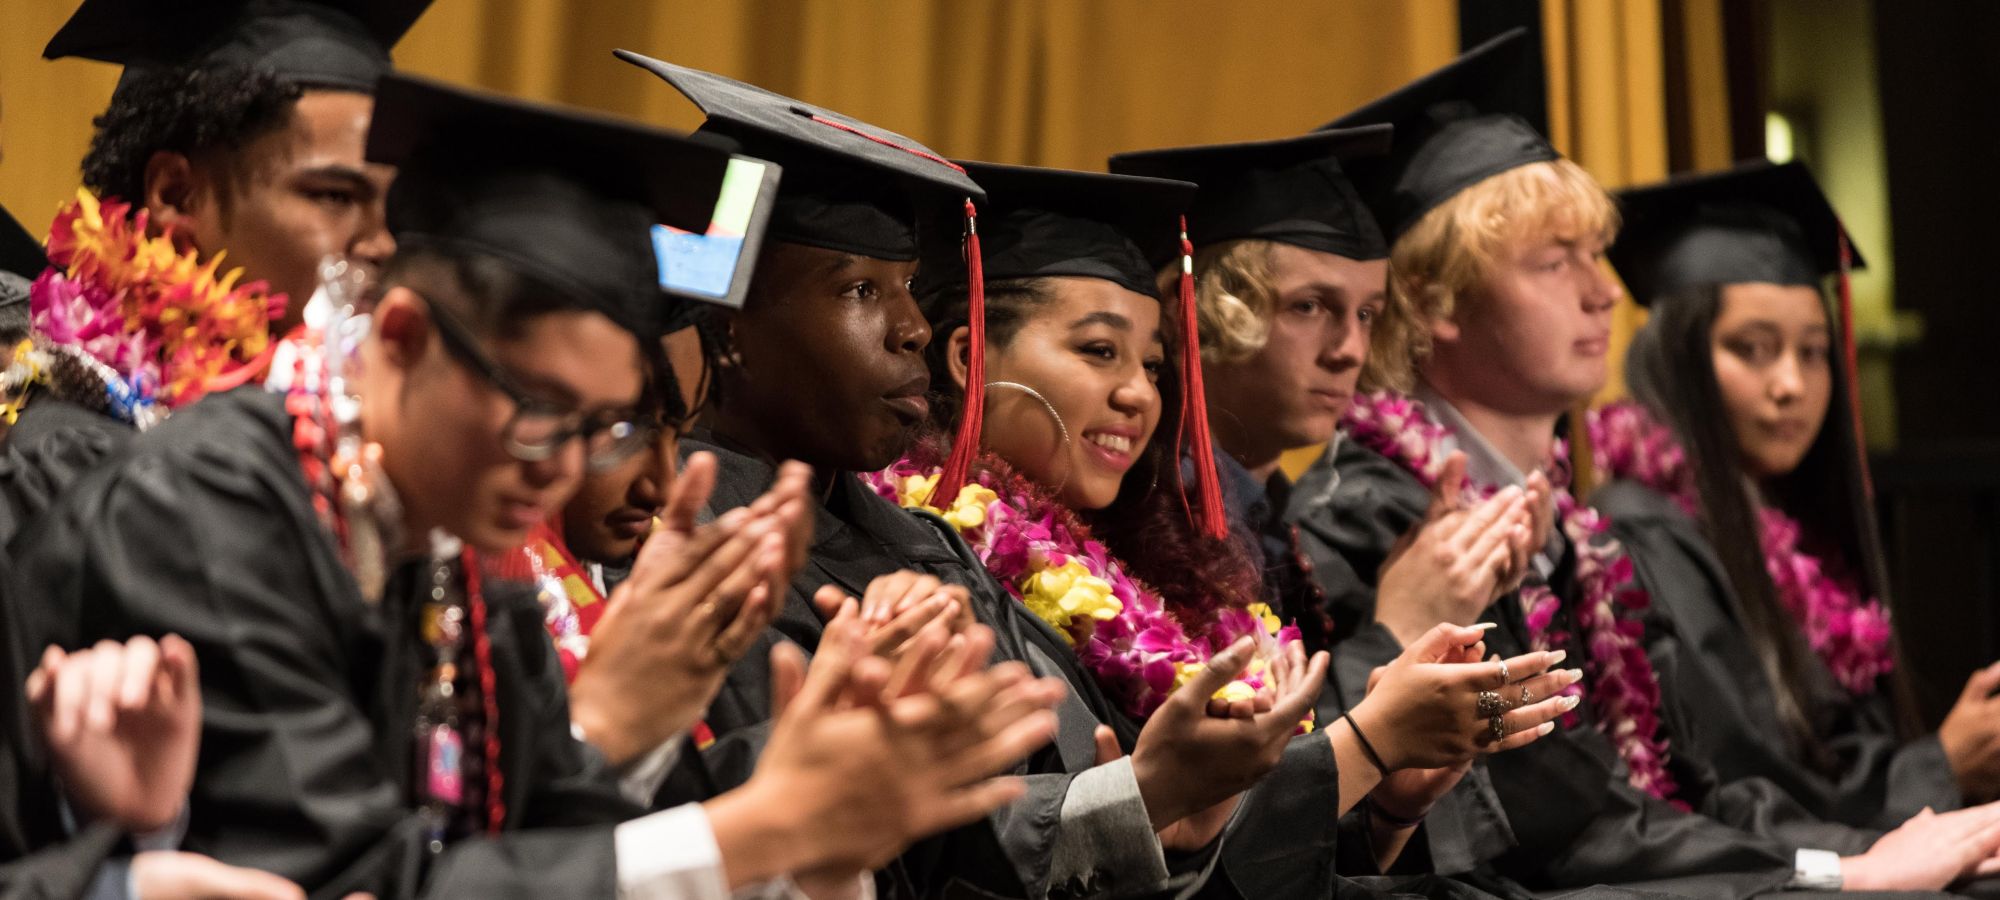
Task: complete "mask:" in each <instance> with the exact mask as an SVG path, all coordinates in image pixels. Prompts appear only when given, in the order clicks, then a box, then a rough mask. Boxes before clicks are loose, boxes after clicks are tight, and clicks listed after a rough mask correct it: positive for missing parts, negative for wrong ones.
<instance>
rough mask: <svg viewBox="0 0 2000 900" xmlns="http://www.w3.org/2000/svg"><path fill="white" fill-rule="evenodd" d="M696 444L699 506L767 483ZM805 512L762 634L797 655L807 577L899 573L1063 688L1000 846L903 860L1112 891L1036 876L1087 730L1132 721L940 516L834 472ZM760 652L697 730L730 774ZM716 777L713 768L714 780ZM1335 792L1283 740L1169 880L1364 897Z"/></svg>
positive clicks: (1313, 747)
mask: <svg viewBox="0 0 2000 900" xmlns="http://www.w3.org/2000/svg"><path fill="white" fill-rule="evenodd" d="M697 450H706V451H708V452H711V453H714V454H716V456H717V458H718V461H719V462H720V463H721V466H720V470H721V472H720V478H719V479H718V483H717V486H716V491H715V495H714V497H713V498H711V500H710V508H711V510H715V511H721V510H727V509H730V508H734V507H737V506H742V505H745V504H747V503H749V502H751V501H752V500H754V499H755V498H756V497H757V496H758V494H760V493H761V492H762V491H764V490H765V489H766V488H767V487H768V486H769V484H770V483H771V481H772V479H773V478H774V477H775V472H774V470H773V469H772V468H771V466H770V465H769V464H768V463H766V462H764V461H762V460H759V459H757V458H755V457H753V456H751V455H748V454H746V453H744V452H742V451H740V450H738V449H736V448H733V447H730V446H726V445H723V444H721V443H719V442H715V443H710V442H703V441H684V442H683V453H692V452H694V451H697ZM814 516H815V519H814V534H813V547H812V551H811V553H810V555H809V558H808V562H807V564H806V566H805V568H804V570H802V571H801V572H800V573H799V576H798V578H797V579H796V580H795V581H794V583H793V585H792V590H791V591H790V592H789V594H788V596H787V598H786V601H785V606H784V608H783V610H782V611H781V612H780V614H779V617H778V620H777V622H776V623H775V625H774V627H773V629H772V630H771V631H772V633H773V635H774V636H778V637H782V638H783V639H787V640H791V641H794V642H796V643H798V644H800V645H801V646H802V647H804V648H805V649H806V650H808V651H810V650H811V649H812V648H814V647H815V646H817V644H818V641H819V635H820V632H821V629H822V627H823V623H822V622H821V620H820V618H819V615H818V613H817V612H816V611H815V610H814V609H813V607H812V605H811V602H810V600H811V597H812V595H813V593H814V592H815V591H816V590H817V589H818V588H819V587H820V586H821V585H825V584H837V585H840V586H841V588H842V589H843V590H845V591H846V592H847V593H849V594H851V595H853V596H857V597H858V596H861V595H862V594H863V593H864V592H865V591H866V589H867V586H868V583H869V582H870V581H872V580H873V579H874V578H876V577H877V576H880V575H884V574H888V573H889V572H893V571H896V570H898V569H912V570H916V571H920V572H926V573H929V574H932V575H936V576H938V577H939V578H940V579H942V580H944V581H946V582H949V583H953V584H960V585H964V586H965V587H967V588H968V589H969V590H970V591H971V592H972V596H973V598H974V599H973V605H974V611H975V613H976V614H977V615H978V617H979V619H980V621H981V622H983V623H985V624H986V625H988V626H990V627H992V628H993V630H994V634H995V637H996V649H995V656H996V658H999V659H1014V660H1022V661H1025V662H1027V663H1028V664H1029V665H1030V667H1031V668H1033V669H1034V670H1035V671H1036V672H1037V674H1040V675H1044V676H1052V677H1060V678H1062V679H1063V680H1064V681H1065V682H1067V683H1068V685H1069V686H1070V692H1069V695H1068V697H1066V698H1065V699H1064V701H1063V704H1062V705H1061V707H1059V709H1058V721H1059V723H1060V724H1059V726H1058V735H1057V738H1056V740H1055V741H1054V742H1053V743H1052V744H1051V746H1050V747H1048V748H1045V749H1044V750H1042V751H1040V752H1039V753H1037V754H1036V755H1035V756H1034V757H1032V758H1031V759H1030V760H1028V762H1027V763H1026V765H1024V766H1023V767H1022V769H1021V772H1022V773H1023V774H1026V775H1028V785H1029V791H1028V795H1027V796H1026V797H1024V798H1023V799H1022V800H1020V801H1018V802H1016V803H1015V804H1013V805H1012V806H1010V807H1009V808H1008V809H1005V810H1002V811H1001V812H1000V813H998V814H996V815H995V816H993V817H992V818H991V820H990V826H991V832H992V833H993V834H997V835H999V838H998V841H999V843H998V846H999V847H1004V850H1001V849H996V848H995V847H994V846H993V845H992V844H991V843H985V844H982V843H980V841H981V840H982V839H980V838H977V837H969V836H967V835H965V834H959V835H954V836H952V838H951V840H952V841H957V842H958V843H956V844H955V845H953V844H951V843H950V842H949V841H947V842H946V844H947V846H946V848H945V849H943V850H941V849H940V847H939V845H938V843H937V842H930V843H927V844H926V845H920V846H919V847H918V848H916V849H914V850H913V851H912V854H911V857H910V858H911V861H912V866H913V867H914V868H915V869H916V870H917V871H918V872H921V871H924V870H926V869H928V870H930V871H934V872H943V873H948V877H945V878H944V879H943V881H945V882H947V883H955V882H969V883H971V884H973V885H975V886H978V887H979V888H980V889H982V890H988V891H993V892H996V893H1003V894H1008V895H1025V896H1031V897H1040V896H1052V897H1062V896H1096V895H1102V894H1115V893H1117V892H1118V891H1119V890H1120V886H1119V885H1118V884H1117V883H1116V879H1115V878H1113V877H1110V876H1109V874H1108V873H1096V874H1098V877H1092V875H1091V874H1086V875H1085V876H1083V877H1081V878H1078V879H1070V880H1069V881H1067V882H1065V883H1062V884H1050V883H1049V882H1048V878H1047V873H1048V872H1049V871H1050V862H1049V858H1050V854H1051V850H1052V847H1053V845H1054V843H1055V840H1056V837H1057V834H1058V830H1059V829H1060V827H1061V812H1062V803H1063V798H1064V797H1065V795H1066V792H1067V790H1068V786H1069V781H1070V779H1072V778H1073V777H1074V776H1075V775H1076V774H1077V773H1079V772H1082V771H1084V770H1086V769H1089V768H1090V767H1091V766H1092V765H1093V764H1094V762H1095V745H1094V740H1093V737H1092V735H1093V732H1094V730H1095V728H1096V726H1097V725H1098V724H1099V723H1103V724H1108V725H1110V726H1111V727H1112V728H1113V730H1114V731H1116V732H1118V735H1119V740H1120V743H1121V744H1123V745H1124V746H1125V748H1126V749H1127V750H1128V751H1129V750H1130V749H1131V747H1132V745H1133V742H1134V741H1135V740H1136V737H1137V734H1138V725H1137V724H1136V723H1134V722H1132V721H1131V720H1130V719H1129V718H1128V717H1126V716H1124V715H1122V714H1121V713H1119V712H1118V711H1117V710H1116V708H1115V707H1114V706H1113V704H1111V703H1110V702H1109V701H1108V700H1107V699H1106V698H1105V697H1104V694H1103V692H1102V690H1101V689H1100V688H1099V687H1098V685H1097V683H1096V680H1095V679H1094V678H1092V677H1091V676H1090V674H1089V673H1088V672H1087V671H1085V670H1084V669H1083V668H1082V667H1081V665H1080V664H1079V663H1078V662H1077V659H1076V655H1075V653H1074V651H1072V650H1071V649H1070V647H1069V645H1068V644H1067V642H1065V641H1064V640H1063V639H1062V637H1061V636H1060V635H1057V634H1056V633H1055V631H1053V630H1052V629H1050V628H1049V626H1048V625H1047V624H1046V623H1044V622H1042V621H1041V620H1040V619H1038V618H1036V617H1035V616H1034V615H1032V614H1029V613H1028V612H1026V610H1025V609H1023V608H1022V607H1021V605H1020V604H1019V603H1018V602H1016V601H1014V600H1013V599H1012V598H1011V596H1010V595H1008V594H1007V592H1006V590H1005V588H1003V587H1001V586H1000V585H999V583H998V582H995V581H994V580H993V578H992V576H991V575H990V574H988V573H987V571H986V568H985V567H984V566H983V565H982V564H980V562H979V561H978V559H977V558H976V557H975V556H973V555H972V553H971V550H970V549H969V548H968V547H966V545H965V543H964V541H962V540H960V539H959V538H958V537H957V535H956V534H954V533H953V532H952V531H951V529H950V526H948V525H946V524H944V523H943V522H942V521H941V520H939V519H937V518H935V517H933V516H928V515H923V514H914V513H911V512H908V511H905V510H902V509H899V508H897V507H896V506H895V505H894V504H892V503H889V502H888V501H886V500H883V499H882V498H881V497H880V496H878V495H876V494H875V493H874V492H873V491H872V490H870V489H868V488H867V487H866V486H865V485H863V484H862V483H861V482H860V480H859V479H857V478H855V477H854V476H853V475H851V474H847V473H839V474H836V475H834V476H832V481H831V485H830V489H829V493H828V494H827V497H826V499H825V501H824V502H823V503H822V504H819V505H817V506H816V507H815V511H814ZM767 649H768V643H767V644H766V645H765V646H760V647H759V648H758V649H757V650H754V651H752V652H751V653H750V654H748V655H747V656H745V658H744V659H743V661H742V662H740V663H739V664H738V666H737V668H736V670H735V671H733V672H732V673H731V675H730V677H729V679H728V682H727V683H726V684H725V685H724V688H723V690H722V693H721V695H720V696H719V697H718V698H717V702H716V703H715V705H714V706H713V707H711V716H710V719H709V722H710V725H711V727H713V728H714V729H715V731H716V733H717V734H718V735H722V736H723V737H721V738H719V740H718V742H717V745H716V747H715V748H714V749H713V750H711V751H710V754H709V758H710V760H711V762H713V761H714V760H716V759H717V758H718V757H721V758H725V759H729V760H732V762H731V763H730V765H733V766H736V767H739V768H740V767H742V766H746V765H747V764H748V762H749V761H751V760H754V751H746V750H744V749H742V747H741V743H742V742H740V741H739V742H732V741H731V740H730V738H729V737H727V735H728V733H729V732H731V731H745V732H747V733H749V734H753V735H754V734H756V733H757V731H756V728H755V726H756V723H758V722H761V721H762V720H763V719H765V718H766V717H768V714H769V704H768V700H767V698H768V697H769V672H768V665H767V660H768V655H767V654H765V653H764V652H763V651H765V650H767ZM732 743H735V744H736V745H737V746H734V747H732ZM729 780H732V779H730V778H728V777H727V776H725V778H724V783H725V784H726V783H727V782H728V781H729ZM1338 790H1339V777H1338V773H1337V771H1336V770H1335V767H1334V758H1333V753H1332V750H1331V748H1330V747H1328V745H1327V743H1326V738H1325V736H1324V735H1323V734H1315V735H1308V736H1305V737H1302V738H1298V739H1295V740H1294V741H1293V742H1292V745H1291V746H1289V747H1287V748H1286V751H1285V754H1284V757H1283V759H1282V761H1281V762H1280V764H1279V768H1278V770H1277V771H1275V772H1273V773H1272V774H1271V775H1269V776H1267V777H1266V778H1265V779H1264V780H1263V781H1262V782H1260V783H1259V784H1258V786H1257V787H1256V788H1254V789H1253V790H1252V791H1251V793H1250V795H1249V796H1248V797H1247V798H1246V802H1245V803H1244V804H1243V806H1242V809H1241V810H1240V811H1239V813H1238V814H1237V816H1236V817H1235V818H1234V819H1233V820H1232V822H1231V824H1230V826H1229V827H1228V829H1226V831H1225V837H1224V839H1223V840H1222V841H1221V848H1220V853H1219V854H1218V853H1215V852H1212V851H1213V845H1211V851H1210V852H1203V853H1195V854H1187V855H1185V856H1183V855H1181V854H1175V853H1171V852H1170V853H1169V854H1168V863H1169V870H1170V872H1171V873H1172V875H1173V876H1174V877H1173V879H1172V884H1174V885H1175V886H1177V887H1182V888H1185V887H1192V886H1194V885H1195V884H1197V883H1198V884H1199V889H1200V891H1201V892H1202V894H1203V895H1204V896H1221V897H1230V896H1242V897H1267V896H1311V897H1326V896H1333V895H1335V894H1336V893H1342V894H1353V893H1354V892H1356V891H1361V892H1363V893H1366V891H1367V889H1365V888H1361V887H1359V886H1357V885H1354V884H1352V883H1347V882H1344V881H1342V880H1341V879H1340V878H1339V877H1338V876H1336V875H1335V874H1334V865H1333V863H1334V853H1335V850H1336V847H1337V845H1338V843H1339V842H1338V840H1337V837H1336V835H1337V831H1338V826H1337V823H1336V821H1335V818H1334V817H1333V816H1331V815H1329V814H1327V813H1328V810H1329V808H1330V807H1331V805H1332V801H1333V798H1334V797H1335V796H1337V794H1338ZM674 799H679V798H678V797H676V798H674ZM962 831H964V830H962ZM996 856H997V857H1002V858H1003V860H1002V859H996ZM1218 857H1219V864H1218ZM925 860H928V862H925ZM912 877H919V878H921V877H922V876H920V875H915V874H914V873H913V876H912ZM914 889H916V890H919V891H920V892H921V891H922V890H923V889H924V888H923V887H922V886H920V885H918V886H914Z"/></svg>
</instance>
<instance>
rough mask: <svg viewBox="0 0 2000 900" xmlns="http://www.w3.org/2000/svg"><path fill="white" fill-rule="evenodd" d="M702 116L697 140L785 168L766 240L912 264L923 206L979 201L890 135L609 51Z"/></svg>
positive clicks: (941, 162) (937, 160)
mask: <svg viewBox="0 0 2000 900" xmlns="http://www.w3.org/2000/svg"><path fill="white" fill-rule="evenodd" d="M615 55H616V56H617V57H618V58H619V59H622V60H624V61H626V62H628V63H631V64H633V65H635V66H638V67H639V68H642V69H645V70H646V71H648V72H651V73H653V74H654V75H657V76H659V77H660V79H661V80H663V81H665V82H666V83H667V84H669V85H672V86H673V88H674V90H677V91H680V92H681V94H683V95H684V96H686V97H687V98H688V99H689V100H691V101H693V102H694V105H695V106H697V107H700V109H701V111H702V113H703V114H705V115H706V116H707V117H708V121H707V122H705V123H704V124H703V125H702V126H701V131H703V132H713V133H719V134H723V135H726V136H728V137H730V138H731V139H734V140H735V141H736V142H738V143H739V144H740V145H742V147H743V152H745V153H748V154H750V155H751V156H755V157H758V158H761V159H768V160H771V161H773V162H776V163H778V164H779V165H782V166H784V167H785V181H784V184H783V185H781V186H780V187H779V189H778V201H777V205H776V207H775V208H774V209H773V211H772V215H771V226H770V231H769V235H770V237H771V238H772V239H774V240H780V241H787V242H790V243H795V244H805V245H807V246H812V247H821V248H825V249H828V250H837V251H840V252H842V253H854V254H857V255H860V256H867V257H872V258H874V259H888V260H899V261H906V260H912V259H916V258H917V230H916V217H917V214H918V213H919V212H920V211H923V210H924V209H925V208H926V207H930V208H950V209H955V208H959V205H960V204H963V203H964V202H965V201H966V200H967V199H972V200H983V199H985V194H984V193H983V192H982V191H981V190H980V189H979V185H978V184H976V183H974V181H973V180H972V179H971V178H968V177H966V174H965V173H964V172H963V171H961V170H960V169H959V167H958V166H957V165H956V164H954V163H952V162H951V161H949V160H947V159H945V158H944V157H943V156H940V155H939V154H938V153H936V152H935V151H932V150H931V149H930V148H928V147H925V146H924V145H922V144H919V143H917V142H916V141H914V140H911V139H910V138H907V137H904V136H903V135H900V134H897V133H895V132H893V131H888V130H886V129H882V128H878V127H876V126H874V125H870V124H868V123H866V122H863V121H861V120H859V119H855V118H852V117H850V116H845V115H842V114H840V113H837V112H834V111H833V110H830V109H824V108H821V107H818V106H813V105H812V104H809V103H806V102H804V101H801V100H794V99H792V98H790V97H787V96H784V95H783V94H778V93H774V92H771V91H767V90H765V89H763V88H760V87H757V86H755V85H750V84H744V83H743V82H740V81H736V80H735V79H731V78H725V77H723V76H721V75H717V74H715V73H713V72H704V71H701V70H700V69H690V68H688V67H686V66H677V65H674V64H673V63H670V62H666V61H663V60H658V59H654V58H652V57H649V56H644V55H642V54H638V53H634V52H632V51H630V50H618V51H615Z"/></svg>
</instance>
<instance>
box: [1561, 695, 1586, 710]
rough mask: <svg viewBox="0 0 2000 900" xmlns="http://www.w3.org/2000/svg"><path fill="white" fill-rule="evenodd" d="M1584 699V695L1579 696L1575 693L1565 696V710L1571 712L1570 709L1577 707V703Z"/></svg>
mask: <svg viewBox="0 0 2000 900" xmlns="http://www.w3.org/2000/svg"><path fill="white" fill-rule="evenodd" d="M1582 700H1583V698H1582V697H1579V696H1577V695H1575V694H1571V695H1569V696H1567V697H1564V698H1563V699H1562V708H1563V712H1569V711H1570V710H1572V709H1575V708H1576V705H1577V703H1579V702H1581V701H1582Z"/></svg>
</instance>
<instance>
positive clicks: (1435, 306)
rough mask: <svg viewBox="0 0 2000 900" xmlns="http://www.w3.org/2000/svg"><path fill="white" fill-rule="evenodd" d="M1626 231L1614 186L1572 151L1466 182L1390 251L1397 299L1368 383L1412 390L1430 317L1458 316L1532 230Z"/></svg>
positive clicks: (1381, 326)
mask: <svg viewBox="0 0 2000 900" xmlns="http://www.w3.org/2000/svg"><path fill="white" fill-rule="evenodd" d="M1617 232H1618V207H1617V204H1616V203H1614V202H1613V201H1612V199H1611V195H1610V194H1608V193H1606V192H1605V190H1604V188H1603V186H1602V185H1599V184H1598V183H1597V179H1595V178H1592V177H1591V176H1590V173H1588V172H1585V171H1584V170H1583V167H1582V166H1579V165H1577V164H1576V163H1573V162H1570V161H1569V160H1567V159H1555V160H1550V161H1547V162H1538V163H1530V164H1528V165H1525V166H1519V167H1516V168H1513V169H1508V170H1507V171H1505V172H1501V173H1500V174H1498V175H1493V176H1490V177H1488V178H1486V179H1485V180H1484V181H1480V182H1479V183H1477V184H1474V185H1472V186H1471V187H1468V188H1466V189H1465V190H1462V191H1459V192H1458V193H1457V194H1456V195H1454V196H1453V197H1452V198H1451V199H1449V200H1446V201H1445V202H1444V203H1442V204H1440V205H1439V206H1438V207H1437V208H1435V209H1432V210H1431V211H1430V212H1427V213H1425V214H1424V216H1423V218H1421V219H1418V220H1417V224H1416V225H1415V226H1413V227H1411V228H1410V230H1409V231H1406V232H1404V233H1403V236H1402V237H1400V238H1397V239H1396V244H1395V246H1394V247H1392V248H1391V249H1390V251H1389V305H1388V309H1387V310H1385V315H1384V316H1383V317H1382V319H1381V320H1378V322H1377V324H1376V327H1375V336H1374V341H1373V344H1372V346H1371V347H1370V348H1369V353H1368V364H1367V366H1366V367H1365V368H1364V369H1363V370H1362V376H1361V383H1362V385H1363V388H1364V389H1372V388H1380V387H1386V388H1393V389H1396V390H1408V389H1409V388H1410V386H1411V385H1412V384H1413V383H1414V381H1415V379H1416V367H1417V364H1418V363H1420V362H1422V361H1423V359H1424V358H1425V357H1426V356H1428V355H1429V354H1430V349H1431V333H1430V328H1429V323H1430V322H1434V321H1437V320H1438V319H1444V318H1449V317H1451V316H1452V315H1453V313H1454V312H1455V311H1456V310H1457V309H1458V303H1459V301H1460V300H1461V299H1462V298H1464V297H1466V296H1469V295H1471V294H1472V293H1473V292H1475V291H1476V290H1477V288H1478V286H1479V284H1480V283H1481V282H1482V281H1483V280H1484V279H1485V278H1486V276H1487V274H1488V273H1489V272H1490V271H1491V270H1492V266H1493V264H1494V263H1495V262H1496V261H1497V260H1498V259H1499V258H1500V256H1501V254H1502V253H1504V252H1506V250H1507V248H1508V246H1509V245H1510V244H1511V243H1513V242H1515V241H1518V240H1520V239H1521V238H1522V236H1524V235H1532V236H1536V237H1540V236H1544V235H1550V236H1554V237H1556V238H1558V239H1561V240H1573V239H1578V238H1581V237H1583V236H1585V235H1599V236H1601V237H1602V238H1603V239H1604V240H1605V242H1606V243H1609V242H1610V241H1611V239H1612V238H1613V237H1614V236H1615V235H1616V234H1617ZM1371 385H1372V387H1371Z"/></svg>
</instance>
